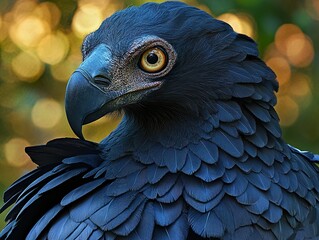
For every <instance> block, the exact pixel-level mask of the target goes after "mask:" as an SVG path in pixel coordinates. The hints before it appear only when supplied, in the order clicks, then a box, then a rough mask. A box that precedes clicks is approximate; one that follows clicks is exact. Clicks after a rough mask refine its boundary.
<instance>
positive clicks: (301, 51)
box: [286, 33, 314, 67]
mask: <svg viewBox="0 0 319 240" xmlns="http://www.w3.org/2000/svg"><path fill="white" fill-rule="evenodd" d="M286 55H287V58H288V60H289V62H290V63H291V64H292V65H293V66H295V67H307V66H309V64H311V63H312V61H313V58H314V49H313V45H312V42H311V40H310V39H309V37H307V36H305V35H304V34H302V33H299V34H294V35H292V36H290V37H289V41H288V42H287V53H286Z"/></svg>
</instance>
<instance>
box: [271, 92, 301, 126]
mask: <svg viewBox="0 0 319 240" xmlns="http://www.w3.org/2000/svg"><path fill="white" fill-rule="evenodd" d="M276 111H277V112H278V115H279V118H280V125H282V126H284V127H288V126H291V125H292V124H293V123H294V122H295V121H296V120H297V118H298V116H299V105H298V104H297V103H296V102H295V100H294V99H292V98H291V97H289V96H279V97H278V103H277V105H276Z"/></svg>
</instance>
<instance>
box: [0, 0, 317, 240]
mask: <svg viewBox="0 0 319 240" xmlns="http://www.w3.org/2000/svg"><path fill="white" fill-rule="evenodd" d="M82 53H83V62H82V63H81V65H80V66H79V68H78V69H77V70H76V71H75V72H74V73H73V75H72V76H71V78H70V80H69V83H68V86H67V90H66V100H65V105H66V112H67V117H68V120H69V123H70V126H71V127H72V129H73V131H74V132H75V134H76V135H77V136H78V137H79V139H70V138H65V139H56V140H52V141H50V142H48V143H47V144H46V145H43V146H35V147H29V148H27V149H26V151H27V153H28V154H29V155H30V157H31V158H32V160H33V161H34V162H35V163H36V164H37V165H38V168H37V169H35V170H34V171H31V172H30V173H28V174H26V175H25V176H23V177H21V178H20V179H19V180H17V181H16V182H15V183H13V184H12V186H11V187H10V188H9V189H8V190H7V191H6V193H5V195H4V201H5V204H4V206H3V209H5V208H7V207H8V206H10V205H13V207H12V208H11V210H10V211H9V213H8V215H7V217H6V220H7V222H8V223H7V226H6V227H5V228H4V229H3V230H2V232H1V235H0V238H1V239H6V240H9V239H10V240H12V239H14V240H16V239H29V240H35V239H52V240H65V239H68V240H73V239H90V240H98V239H108V240H113V239H133V240H135V239H136V240H149V239H160V240H165V239H170V240H173V239H174V240H175V239H178V240H184V239H189V240H193V239H235V240H236V239H239V240H245V239H247V240H248V239H254V240H255V239H267V240H270V239H319V193H318V191H319V174H318V167H317V166H316V162H318V160H319V156H318V155H314V154H312V153H310V152H303V151H300V150H298V149H296V148H294V147H292V146H290V145H288V144H287V143H286V142H285V141H284V140H283V139H282V134H281V130H280V127H279V119H278V116H277V114H276V112H275V110H274V105H275V104H276V97H275V94H274V92H275V91H277V90H278V83H277V81H276V76H275V74H274V73H273V71H272V70H271V69H269V68H268V67H267V66H266V65H265V63H264V62H263V61H262V60H261V59H260V58H259V57H258V51H257V47H256V43H255V42H254V41H253V40H252V39H250V38H249V37H247V36H245V35H242V34H239V33H236V32H234V31H233V29H232V28H231V27H230V26H229V25H228V24H226V23H225V22H222V21H219V20H216V19H214V18H213V17H211V16H210V15H209V14H207V13H205V12H204V11H201V10H199V9H197V8H195V7H191V6H188V5H186V4H184V3H181V2H165V3H162V4H156V3H147V4H144V5H142V6H140V7H130V8H127V9H125V10H122V11H119V12H117V13H115V14H114V15H112V16H111V17H109V18H108V19H106V20H105V21H104V22H103V23H102V24H101V26H100V27H99V29H98V30H96V31H95V32H93V33H91V34H89V35H88V36H87V37H86V38H85V40H84V42H83V47H82ZM117 111H121V112H123V114H124V117H123V120H122V122H121V123H120V124H119V126H118V127H117V128H116V129H115V130H114V131H113V132H112V133H111V134H110V135H109V136H107V137H106V138H105V139H104V140H102V141H101V142H100V143H98V144H96V143H93V142H89V141H86V140H84V137H83V135H82V130H81V128H82V125H84V124H88V123H90V122H93V121H95V120H97V119H99V118H101V117H103V116H104V115H106V114H108V113H112V112H117Z"/></svg>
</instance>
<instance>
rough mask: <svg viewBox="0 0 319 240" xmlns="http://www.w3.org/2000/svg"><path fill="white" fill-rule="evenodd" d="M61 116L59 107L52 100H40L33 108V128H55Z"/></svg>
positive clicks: (61, 112)
mask: <svg viewBox="0 0 319 240" xmlns="http://www.w3.org/2000/svg"><path fill="white" fill-rule="evenodd" d="M62 115H63V111H62V107H61V105H60V104H59V103H58V102H57V101H56V100H54V99H49V98H44V99H40V100H38V101H37V102H36V104H35V105H34V106H33V108H32V111H31V119H32V122H33V124H34V125H35V126H37V127H39V128H43V129H49V128H53V127H55V126H56V125H57V124H58V122H59V121H60V120H61V118H62Z"/></svg>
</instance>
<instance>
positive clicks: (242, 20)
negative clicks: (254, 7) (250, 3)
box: [217, 13, 255, 38]
mask: <svg viewBox="0 0 319 240" xmlns="http://www.w3.org/2000/svg"><path fill="white" fill-rule="evenodd" d="M217 19H219V20H221V21H225V22H227V23H228V24H229V25H230V26H231V27H232V28H233V29H234V31H236V32H238V33H242V34H246V35H247V36H249V37H252V38H253V37H254V36H255V33H254V23H253V20H252V18H251V17H250V16H248V15H247V14H242V13H241V14H233V13H224V14H222V15H220V16H218V17H217Z"/></svg>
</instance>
